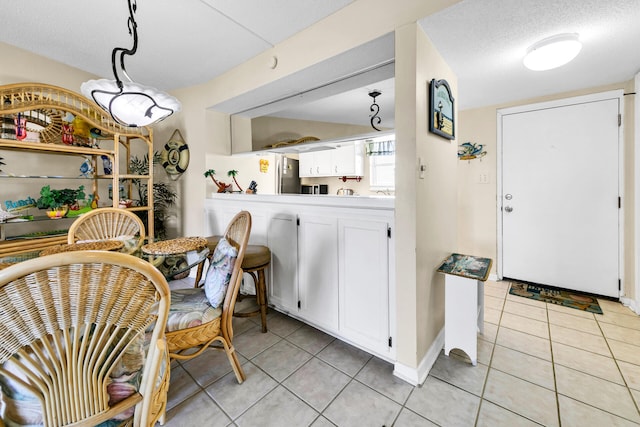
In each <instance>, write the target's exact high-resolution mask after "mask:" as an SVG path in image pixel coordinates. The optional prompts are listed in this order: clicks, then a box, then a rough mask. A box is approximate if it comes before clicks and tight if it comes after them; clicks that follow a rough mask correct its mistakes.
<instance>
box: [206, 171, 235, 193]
mask: <svg viewBox="0 0 640 427" xmlns="http://www.w3.org/2000/svg"><path fill="white" fill-rule="evenodd" d="M215 174H216V171H215V170H213V169H209V170H208V171H206V172H205V173H204V176H205V177H210V178H211V180H212V181H213V183H214V184H215V185H216V186H217V187H218V193H224V192H225V191H227V190H228V189H229V187H231V184H225V183H224V182H222V181H218V180H217V179H216V178H215V176H214V175H215Z"/></svg>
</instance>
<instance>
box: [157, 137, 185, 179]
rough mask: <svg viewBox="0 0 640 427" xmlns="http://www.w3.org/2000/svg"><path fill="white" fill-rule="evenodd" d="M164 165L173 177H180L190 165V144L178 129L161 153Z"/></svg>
mask: <svg viewBox="0 0 640 427" xmlns="http://www.w3.org/2000/svg"><path fill="white" fill-rule="evenodd" d="M160 161H161V163H162V167H163V168H164V170H165V171H167V173H168V174H169V176H171V177H172V178H177V177H179V176H180V175H181V174H182V173H183V172H184V171H186V170H187V166H189V146H188V145H187V143H186V142H184V138H182V134H180V131H179V130H178V129H176V130H175V131H173V135H171V138H169V141H167V143H166V144H164V149H163V150H162V153H160ZM176 175H177V176H176Z"/></svg>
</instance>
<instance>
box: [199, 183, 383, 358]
mask: <svg viewBox="0 0 640 427" xmlns="http://www.w3.org/2000/svg"><path fill="white" fill-rule="evenodd" d="M394 206H395V200H394V198H393V197H390V196H333V195H316V194H314V195H311V194H279V195H270V194H241V193H235V194H234V193H222V194H217V193H216V194H213V195H212V196H211V197H210V198H207V199H206V200H205V215H206V221H207V228H206V233H207V235H222V234H223V232H224V229H225V227H226V225H227V224H228V222H229V221H230V220H231V218H233V216H234V215H235V214H236V213H237V212H239V211H240V210H247V211H249V212H250V213H251V219H252V226H251V234H250V238H249V242H250V243H251V244H256V245H266V246H268V247H269V249H270V250H271V256H272V258H271V265H270V268H269V272H268V275H267V295H268V304H269V306H270V307H271V308H272V309H276V310H278V311H280V312H282V313H284V314H286V315H289V316H291V317H294V318H296V319H298V320H301V321H303V322H305V323H308V324H310V325H313V326H314V327H316V328H318V329H321V330H323V331H325V332H327V333H328V334H331V335H333V336H335V337H337V338H339V339H341V340H343V341H346V342H348V343H350V344H352V345H354V346H356V347H359V348H361V349H363V350H365V351H367V352H369V353H371V354H375V355H377V356H378V357H380V358H383V359H385V360H388V361H390V362H394V361H395V347H394V344H393V337H394V336H395V233H394V231H393V228H394V216H395V211H394ZM247 283H251V281H247Z"/></svg>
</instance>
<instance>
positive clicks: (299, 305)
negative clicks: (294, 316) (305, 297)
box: [298, 300, 302, 310]
mask: <svg viewBox="0 0 640 427" xmlns="http://www.w3.org/2000/svg"><path fill="white" fill-rule="evenodd" d="M301 306H302V304H300V300H298V310H300V307H301Z"/></svg>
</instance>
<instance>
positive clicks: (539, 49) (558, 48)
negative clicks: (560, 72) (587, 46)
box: [523, 34, 582, 71]
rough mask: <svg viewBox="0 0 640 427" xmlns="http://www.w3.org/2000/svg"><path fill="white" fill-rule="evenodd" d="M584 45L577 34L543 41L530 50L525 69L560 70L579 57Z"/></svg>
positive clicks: (562, 35)
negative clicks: (559, 68)
mask: <svg viewBox="0 0 640 427" xmlns="http://www.w3.org/2000/svg"><path fill="white" fill-rule="evenodd" d="M580 49H582V43H580V41H579V40H578V35H577V34H559V35H556V36H553V37H549V38H546V39H544V40H541V41H539V42H537V43H535V44H534V45H532V46H531V47H530V48H529V49H527V54H526V55H525V57H524V60H523V63H524V65H525V67H527V68H529V69H530V70H534V71H544V70H551V69H553V68H558V67H560V66H562V65H564V64H566V63H568V62H570V61H571V60H572V59H573V58H575V57H576V56H578V53H580Z"/></svg>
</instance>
